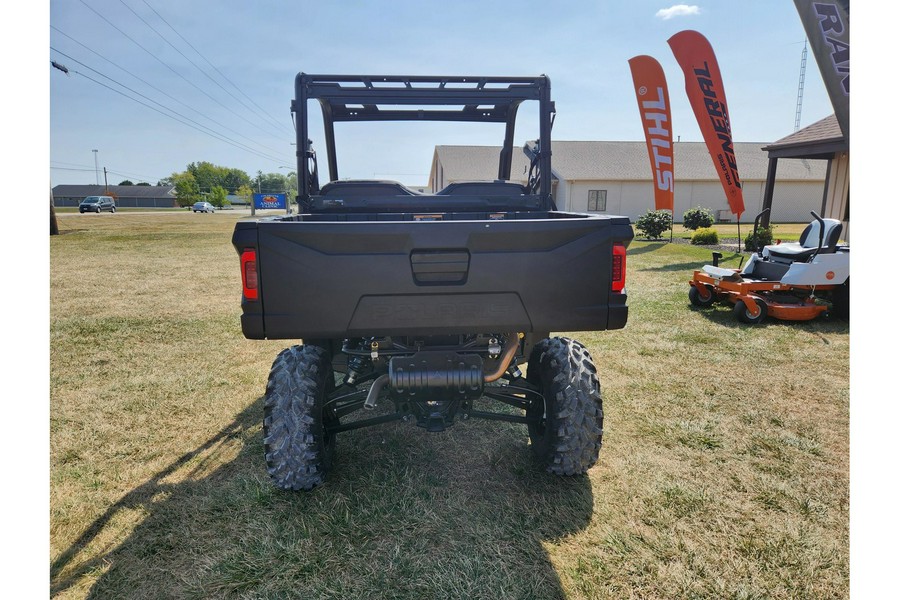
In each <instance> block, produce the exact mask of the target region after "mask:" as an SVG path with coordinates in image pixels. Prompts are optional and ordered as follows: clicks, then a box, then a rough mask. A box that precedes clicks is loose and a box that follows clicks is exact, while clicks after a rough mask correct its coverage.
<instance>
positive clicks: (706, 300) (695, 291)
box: [688, 285, 716, 308]
mask: <svg viewBox="0 0 900 600" xmlns="http://www.w3.org/2000/svg"><path fill="white" fill-rule="evenodd" d="M688 298H690V300H691V304H693V305H694V306H697V307H700V308H708V307H710V306H712V305H713V303H714V302H715V301H716V295H715V294H714V293H713V291H712V289H711V288H710V287H709V286H708V285H704V286H702V287H700V286H694V285H692V286H691V289H689V290H688Z"/></svg>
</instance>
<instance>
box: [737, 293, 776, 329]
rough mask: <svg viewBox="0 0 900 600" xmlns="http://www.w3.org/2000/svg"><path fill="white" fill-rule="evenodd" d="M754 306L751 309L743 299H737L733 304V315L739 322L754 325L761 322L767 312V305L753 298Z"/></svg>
mask: <svg viewBox="0 0 900 600" xmlns="http://www.w3.org/2000/svg"><path fill="white" fill-rule="evenodd" d="M754 304H756V308H755V309H753V310H751V309H750V307H748V306H747V304H746V303H745V302H744V301H743V300H738V301H737V302H736V303H735V305H734V316H735V317H737V320H738V321H740V322H741V323H747V324H748V325H756V324H757V323H762V322H763V320H764V319H765V318H766V315H767V314H768V313H769V307H768V306H766V303H765V302H763V301H762V300H757V299H754Z"/></svg>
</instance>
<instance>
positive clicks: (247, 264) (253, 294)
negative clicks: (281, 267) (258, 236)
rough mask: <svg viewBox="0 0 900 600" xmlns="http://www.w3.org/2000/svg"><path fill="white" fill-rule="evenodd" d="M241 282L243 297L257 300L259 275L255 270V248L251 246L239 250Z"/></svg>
mask: <svg viewBox="0 0 900 600" xmlns="http://www.w3.org/2000/svg"><path fill="white" fill-rule="evenodd" d="M241 282H242V283H243V284H244V298H246V299H247V300H259V276H258V275H257V271H256V250H255V249H253V248H247V249H246V250H244V251H243V252H241Z"/></svg>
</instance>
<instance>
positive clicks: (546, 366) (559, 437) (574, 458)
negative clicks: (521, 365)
mask: <svg viewBox="0 0 900 600" xmlns="http://www.w3.org/2000/svg"><path fill="white" fill-rule="evenodd" d="M527 378H528V381H530V382H531V383H533V384H535V385H537V386H538V387H539V388H540V391H541V394H542V395H543V401H540V400H536V401H534V402H533V403H532V405H531V407H530V408H529V409H528V410H527V411H526V415H527V416H528V417H529V418H533V419H535V420H534V421H531V422H529V424H528V434H529V437H530V438H531V448H532V451H533V452H534V455H535V458H537V460H538V461H540V462H541V463H542V465H543V466H544V467H546V469H547V471H549V472H550V473H554V474H556V475H580V474H582V473H585V472H587V470H588V469H589V468H591V467H592V466H593V465H594V464H595V463H596V462H597V457H598V455H599V453H600V446H601V443H602V438H603V400H602V398H601V395H600V381H599V379H598V378H597V370H596V368H595V367H594V364H593V362H592V361H591V356H590V354H589V353H588V351H587V349H586V348H585V347H584V346H583V345H582V344H580V343H579V342H577V341H575V340H571V339H568V338H552V339H548V340H543V341H542V342H540V343H539V344H537V345H536V346H535V347H534V350H533V351H532V352H531V357H530V358H529V360H528V375H527Z"/></svg>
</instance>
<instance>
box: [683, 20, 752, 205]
mask: <svg viewBox="0 0 900 600" xmlns="http://www.w3.org/2000/svg"><path fill="white" fill-rule="evenodd" d="M669 47H670V48H672V52H673V53H674V54H675V60H677V61H678V64H679V65H680V66H681V70H682V71H684V88H685V91H686V92H687V96H688V100H690V103H691V108H693V109H694V116H695V117H697V124H698V125H699V126H700V131H701V133H702V134H703V140H704V141H705V142H706V147H707V149H708V150H709V155H710V156H711V157H712V161H713V165H714V166H715V169H716V172H717V173H718V174H719V180H720V181H721V182H722V187H723V188H724V189H725V197H726V198H727V199H728V206H730V207H731V212H733V213H734V214H735V215H737V216H738V218H740V216H741V214H742V213H743V212H744V194H743V192H742V191H741V178H740V176H739V175H738V168H737V159H736V158H735V156H734V142H733V140H732V138H731V119H730V118H729V115H728V105H727V103H726V101H725V87H724V86H723V85H722V75H721V73H720V72H719V64H718V63H717V62H716V55H715V54H714V53H713V49H712V46H710V45H709V41H707V39H706V38H705V37H703V36H702V35H701V34H699V33H697V32H696V31H681V32H679V33H676V34H675V35H673V36H672V37H670V38H669Z"/></svg>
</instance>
